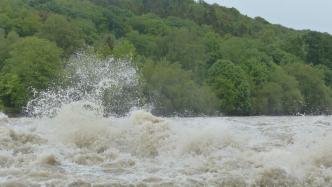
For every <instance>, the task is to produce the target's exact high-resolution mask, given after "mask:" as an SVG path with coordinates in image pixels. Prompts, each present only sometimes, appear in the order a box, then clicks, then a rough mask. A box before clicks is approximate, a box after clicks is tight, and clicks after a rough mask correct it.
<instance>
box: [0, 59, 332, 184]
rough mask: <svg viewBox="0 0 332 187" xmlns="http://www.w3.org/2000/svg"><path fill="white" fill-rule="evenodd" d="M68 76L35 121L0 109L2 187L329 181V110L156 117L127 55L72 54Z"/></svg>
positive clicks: (35, 104) (46, 96) (37, 106)
mask: <svg viewBox="0 0 332 187" xmlns="http://www.w3.org/2000/svg"><path fill="white" fill-rule="evenodd" d="M66 76H68V82H67V83H66V85H63V86H60V87H57V88H52V89H49V90H48V91H46V92H42V93H37V94H36V98H35V99H34V100H32V101H31V102H30V103H29V105H28V107H27V109H28V112H29V115H30V116H35V118H33V117H28V118H16V119H12V118H8V117H7V116H5V115H4V114H0V186H70V187H75V186H77V187H78V186H225V187H228V186H232V187H233V186H234V187H237V186H239V187H243V186H330V185H331V182H332V117H330V116H325V117H322V116H318V117H245V118H240V117H239V118H236V117H227V118H226V117H225V118H160V117H156V116H153V115H152V114H151V113H149V112H146V111H143V110H134V109H133V107H135V106H139V105H140V102H141V101H140V99H139V98H140V97H139V79H138V76H137V73H136V69H135V68H134V67H133V66H132V64H131V63H130V61H118V60H115V59H112V58H110V59H107V60H100V59H98V58H97V57H95V56H89V55H87V54H78V55H77V56H75V57H73V58H72V59H71V60H70V62H69V64H68V74H67V75H66ZM129 91H130V92H131V93H129ZM122 95H123V96H124V97H123V98H122V97H121V96H122ZM127 112H128V114H127V115H122V117H119V115H117V114H124V113H127ZM114 114H115V115H114Z"/></svg>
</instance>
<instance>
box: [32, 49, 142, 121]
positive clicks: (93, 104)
mask: <svg viewBox="0 0 332 187" xmlns="http://www.w3.org/2000/svg"><path fill="white" fill-rule="evenodd" d="M139 84H140V82H139V76H138V74H137V70H136V68H135V66H134V65H133V64H132V62H131V60H130V59H122V60H121V59H115V58H112V57H108V58H104V59H101V58H99V57H97V56H96V55H93V54H88V53H77V54H76V55H74V56H73V57H71V58H70V59H69V61H68V63H67V64H66V74H65V78H64V80H63V84H61V85H56V86H53V87H51V88H49V89H47V90H46V91H42V92H39V93H35V98H34V99H32V100H31V101H30V102H29V103H28V104H27V107H26V111H27V113H28V115H29V116H39V117H41V116H49V117H50V116H55V115H56V113H57V112H58V111H59V110H60V109H61V107H62V106H63V105H66V104H70V103H74V102H78V103H81V104H82V106H84V107H85V108H88V109H90V110H92V111H94V112H95V113H96V115H104V116H105V115H106V116H109V115H123V114H125V113H127V112H129V110H130V109H131V108H132V107H136V106H139V104H140V98H141V95H140V85H139Z"/></svg>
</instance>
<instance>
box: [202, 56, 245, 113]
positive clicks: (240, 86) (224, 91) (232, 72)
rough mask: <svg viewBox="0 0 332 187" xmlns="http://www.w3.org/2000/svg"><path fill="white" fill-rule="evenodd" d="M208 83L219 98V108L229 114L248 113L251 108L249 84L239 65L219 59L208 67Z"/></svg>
mask: <svg viewBox="0 0 332 187" xmlns="http://www.w3.org/2000/svg"><path fill="white" fill-rule="evenodd" d="M208 84H209V85H210V86H211V87H212V88H213V90H214V92H215V93H216V95H217V97H218V98H219V99H220V105H219V107H220V110H221V111H222V112H225V113H226V114H231V115H248V114H249V112H250V110H251V104H250V94H251V93H250V84H249V81H248V77H247V75H246V73H245V72H244V71H243V69H242V68H241V67H240V66H237V65H235V64H233V63H232V62H231V61H229V60H219V61H218V62H216V63H215V64H213V65H212V67H211V68H210V69H209V78H208Z"/></svg>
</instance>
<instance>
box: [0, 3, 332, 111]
mask: <svg viewBox="0 0 332 187" xmlns="http://www.w3.org/2000/svg"><path fill="white" fill-rule="evenodd" d="M91 47H92V49H93V50H94V52H95V53H97V54H98V55H99V56H100V57H101V58H102V57H106V56H109V55H112V56H113V57H115V58H124V57H127V56H128V55H129V56H130V57H132V59H133V63H134V64H135V65H136V66H137V67H138V69H139V72H140V75H141V77H142V80H144V81H143V82H144V87H143V96H144V97H145V99H146V101H147V102H148V103H152V104H153V105H154V109H153V110H154V111H153V112H154V113H156V114H161V115H174V114H178V115H215V114H218V113H222V114H226V115H294V114H297V113H305V114H330V113H331V111H332V36H331V35H329V34H327V33H320V32H315V31H309V30H303V31H297V30H293V29H290V28H286V27H283V26H281V25H273V24H270V23H269V22H267V21H266V20H264V19H263V18H260V17H256V18H249V17H247V16H244V15H241V14H240V13H239V12H238V11H237V10H236V9H234V8H225V7H222V6H219V5H216V4H214V5H210V4H207V3H205V2H204V1H198V2H197V1H193V0H2V1H0V110H2V111H5V112H7V113H20V112H21V111H22V108H23V107H24V106H25V105H26V103H27V102H28V101H29V99H31V98H32V97H33V90H37V91H40V90H44V89H46V88H48V87H49V86H50V84H53V83H56V82H61V77H62V74H63V72H64V67H65V64H66V60H67V59H68V58H69V57H70V56H71V55H72V54H73V53H74V52H75V51H78V50H82V49H88V48H89V49H91Z"/></svg>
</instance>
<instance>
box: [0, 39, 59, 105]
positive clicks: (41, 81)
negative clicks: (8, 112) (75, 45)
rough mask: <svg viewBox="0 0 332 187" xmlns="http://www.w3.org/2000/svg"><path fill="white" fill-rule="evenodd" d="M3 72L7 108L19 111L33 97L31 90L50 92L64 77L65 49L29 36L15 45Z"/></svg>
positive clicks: (0, 92) (0, 93)
mask: <svg viewBox="0 0 332 187" xmlns="http://www.w3.org/2000/svg"><path fill="white" fill-rule="evenodd" d="M11 48H12V50H11V51H10V53H9V58H7V59H6V60H5V63H4V67H3V68H2V70H1V72H0V80H1V81H0V98H1V100H2V101H3V103H4V105H5V106H6V107H9V108H14V109H15V110H19V109H20V107H22V106H24V105H25V103H26V102H27V100H28V98H29V97H30V96H31V89H32V88H34V89H36V90H42V89H46V88H47V87H48V86H49V84H50V83H52V82H53V81H55V80H56V78H58V77H59V76H60V74H61V70H62V68H63V67H62V66H63V64H62V61H61V59H60V56H61V53H62V50H61V49H59V48H58V47H56V45H55V44H54V43H52V42H49V41H47V40H44V39H39V38H36V37H27V38H24V39H21V40H19V41H17V42H16V43H15V44H13V45H12V47H11Z"/></svg>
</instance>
